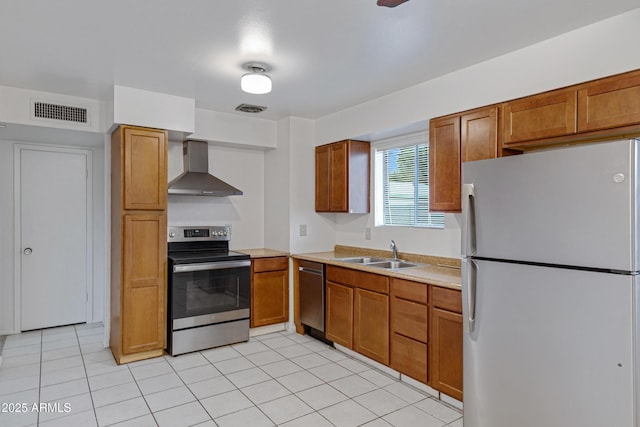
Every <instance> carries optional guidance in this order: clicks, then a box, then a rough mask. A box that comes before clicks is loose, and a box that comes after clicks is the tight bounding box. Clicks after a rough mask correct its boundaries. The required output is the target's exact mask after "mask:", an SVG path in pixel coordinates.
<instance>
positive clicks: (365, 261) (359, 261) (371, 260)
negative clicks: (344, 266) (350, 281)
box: [336, 256, 388, 264]
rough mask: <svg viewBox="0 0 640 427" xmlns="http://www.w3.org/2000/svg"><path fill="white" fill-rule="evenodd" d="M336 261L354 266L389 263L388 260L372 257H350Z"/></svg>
mask: <svg viewBox="0 0 640 427" xmlns="http://www.w3.org/2000/svg"><path fill="white" fill-rule="evenodd" d="M336 261H342V262H349V263H352V264H371V263H375V262H384V261H388V259H387V258H378V257H372V256H359V257H349V258H336Z"/></svg>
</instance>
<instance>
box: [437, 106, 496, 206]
mask: <svg viewBox="0 0 640 427" xmlns="http://www.w3.org/2000/svg"><path fill="white" fill-rule="evenodd" d="M499 148H500V146H499V143H498V107H497V106H489V107H484V108H479V109H477V110H472V111H468V112H465V113H460V114H455V115H451V116H446V117H440V118H436V119H432V120H431V121H430V122H429V210H431V211H434V212H460V210H461V206H460V183H461V176H460V171H461V169H460V164H461V162H468V161H473V160H482V159H491V158H494V157H498V156H499V155H500V150H499Z"/></svg>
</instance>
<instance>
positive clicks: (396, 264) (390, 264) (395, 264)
mask: <svg viewBox="0 0 640 427" xmlns="http://www.w3.org/2000/svg"><path fill="white" fill-rule="evenodd" d="M367 265H368V266H369V267H380V268H388V269H392V270H393V269H396V268H410V267H417V266H418V264H413V263H410V262H406V261H383V262H373V263H370V264H367Z"/></svg>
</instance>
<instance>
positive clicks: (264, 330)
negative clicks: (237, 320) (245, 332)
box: [249, 323, 286, 337]
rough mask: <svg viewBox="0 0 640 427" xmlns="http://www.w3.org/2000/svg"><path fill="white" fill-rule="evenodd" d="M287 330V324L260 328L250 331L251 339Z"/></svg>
mask: <svg viewBox="0 0 640 427" xmlns="http://www.w3.org/2000/svg"><path fill="white" fill-rule="evenodd" d="M285 330H286V323H276V324H275V325H267V326H258V327H257V328H251V329H249V336H250V337H257V336H259V335H265V334H271V333H274V332H282V331H285Z"/></svg>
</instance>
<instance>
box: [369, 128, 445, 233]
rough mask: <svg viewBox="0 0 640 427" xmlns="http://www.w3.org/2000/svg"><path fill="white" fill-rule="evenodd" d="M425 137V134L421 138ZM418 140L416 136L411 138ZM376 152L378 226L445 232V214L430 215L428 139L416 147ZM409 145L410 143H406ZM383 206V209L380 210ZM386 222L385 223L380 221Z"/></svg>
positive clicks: (408, 146)
mask: <svg viewBox="0 0 640 427" xmlns="http://www.w3.org/2000/svg"><path fill="white" fill-rule="evenodd" d="M420 135H422V134H420ZM410 140H415V136H413V137H412V138H410ZM394 141H395V142H396V144H397V146H395V147H388V144H387V143H385V144H384V145H382V146H381V147H379V148H378V149H377V150H376V167H377V168H379V169H381V170H376V174H377V175H378V176H377V179H376V183H377V184H381V187H382V188H381V190H382V191H379V190H377V191H376V193H377V195H378V196H379V197H378V198H379V199H380V200H378V198H377V199H376V212H377V214H378V216H379V217H380V218H377V223H378V224H380V223H381V224H382V225H397V226H411V227H433V228H444V214H442V213H431V212H429V145H428V143H427V141H426V138H423V142H421V143H418V144H415V145H402V144H400V142H401V141H399V138H398V139H394ZM404 142H405V143H406V142H407V141H404ZM379 205H380V206H379ZM380 220H382V221H380Z"/></svg>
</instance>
